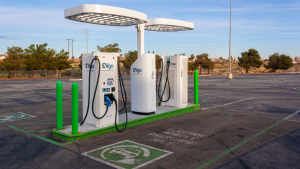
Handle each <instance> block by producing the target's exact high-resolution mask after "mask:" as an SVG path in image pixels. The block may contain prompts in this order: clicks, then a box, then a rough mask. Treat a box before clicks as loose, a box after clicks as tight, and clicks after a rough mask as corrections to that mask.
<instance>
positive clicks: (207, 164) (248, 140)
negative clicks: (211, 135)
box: [197, 119, 285, 169]
mask: <svg viewBox="0 0 300 169" xmlns="http://www.w3.org/2000/svg"><path fill="white" fill-rule="evenodd" d="M283 121H285V119H281V120H279V121H278V122H276V123H274V124H273V125H271V126H269V127H267V128H265V129H263V130H262V131H260V132H258V133H256V134H254V135H253V136H251V137H249V138H247V139H246V140H244V141H242V142H240V143H238V144H237V145H235V146H233V147H231V148H230V149H227V150H225V151H224V152H222V153H221V154H219V155H217V156H216V157H214V158H212V159H210V160H209V161H208V162H206V163H204V164H202V165H201V166H199V167H197V169H203V168H206V167H208V166H210V165H211V164H213V163H215V162H216V161H218V160H220V159H221V158H223V157H224V156H226V155H227V154H229V153H231V152H232V151H234V150H236V149H238V148H239V147H241V146H243V145H244V144H246V143H248V142H250V141H251V140H253V139H255V138H256V137H258V136H260V135H261V134H263V133H265V132H266V131H268V130H270V129H272V128H274V127H275V126H277V125H279V124H280V123H282V122H283Z"/></svg>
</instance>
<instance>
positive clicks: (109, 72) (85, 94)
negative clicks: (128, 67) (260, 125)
mask: <svg viewBox="0 0 300 169" xmlns="http://www.w3.org/2000/svg"><path fill="white" fill-rule="evenodd" d="M95 57H98V59H99V61H100V63H101V65H99V64H98V63H97V62H93V64H92V65H91V64H90V63H91V62H92V60H93V59H94V58H95ZM118 57H119V53H101V52H94V53H84V54H82V57H81V58H82V63H84V64H82V103H83V107H82V109H83V117H85V116H86V119H85V122H86V123H88V124H91V125H96V127H97V128H103V127H106V126H111V125H114V123H115V111H118V110H115V109H113V108H108V107H107V106H105V105H107V104H106V100H107V99H106V98H105V97H106V96H108V95H109V94H112V95H114V97H115V98H118V67H117V61H118ZM99 66H100V67H99ZM90 69H91V73H90V71H89V70H90ZM99 70H100V74H99ZM98 76H99V78H98ZM97 78H98V79H99V80H98V84H97V80H96V79H97ZM89 81H90V82H89ZM96 85H98V86H97V92H95V89H96ZM89 90H90V91H89ZM89 93H91V94H89ZM94 93H95V96H94V95H92V94H94ZM91 102H92V104H90V103H91ZM113 104H116V103H113V102H112V103H111V105H113ZM92 106H93V107H92ZM88 107H89V108H88ZM93 109H94V110H93ZM93 111H94V112H93ZM102 116H104V117H103V118H101V119H97V118H96V117H102ZM116 123H118V116H117V117H116Z"/></svg>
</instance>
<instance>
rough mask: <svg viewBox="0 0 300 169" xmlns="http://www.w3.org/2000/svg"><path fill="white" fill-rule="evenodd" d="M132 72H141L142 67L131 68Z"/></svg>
mask: <svg viewBox="0 0 300 169" xmlns="http://www.w3.org/2000/svg"><path fill="white" fill-rule="evenodd" d="M133 72H136V73H141V72H142V69H138V68H133Z"/></svg>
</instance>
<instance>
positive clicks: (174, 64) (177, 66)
mask: <svg viewBox="0 0 300 169" xmlns="http://www.w3.org/2000/svg"><path fill="white" fill-rule="evenodd" d="M161 59H162V60H163V65H161V66H162V68H163V74H162V81H161V90H160V93H161V94H162V92H163V90H164V87H165V83H166V77H167V68H168V67H167V60H170V67H169V72H168V74H169V76H168V79H169V82H170V91H171V95H170V99H169V101H167V102H162V103H161V105H162V106H173V107H178V108H183V107H186V106H187V105H188V92H187V91H188V57H187V56H161ZM168 97H169V88H168V84H167V86H166V89H165V92H164V95H163V100H167V99H168Z"/></svg>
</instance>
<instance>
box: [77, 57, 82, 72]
mask: <svg viewBox="0 0 300 169" xmlns="http://www.w3.org/2000/svg"><path fill="white" fill-rule="evenodd" d="M81 56H82V55H80V56H79V60H80V63H79V65H78V67H79V69H80V70H82V57H81Z"/></svg>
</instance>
